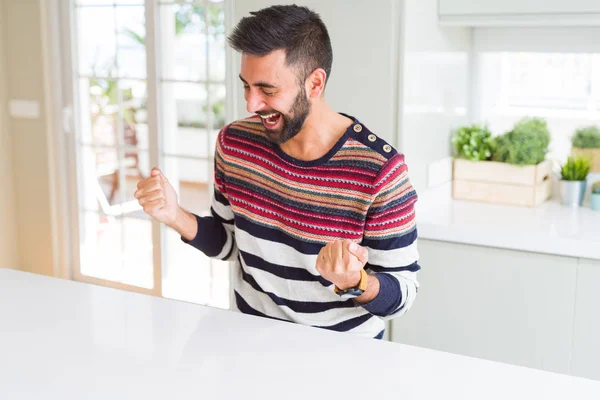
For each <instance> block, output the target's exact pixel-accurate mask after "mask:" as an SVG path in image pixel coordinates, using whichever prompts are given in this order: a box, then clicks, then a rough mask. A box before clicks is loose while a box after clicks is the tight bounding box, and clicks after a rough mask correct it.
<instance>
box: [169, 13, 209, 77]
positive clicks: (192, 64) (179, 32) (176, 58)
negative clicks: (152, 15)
mask: <svg viewBox="0 0 600 400" xmlns="http://www.w3.org/2000/svg"><path fill="white" fill-rule="evenodd" d="M160 13H161V15H160V16H161V22H162V24H161V25H162V30H161V32H160V43H161V44H162V48H161V54H162V56H161V59H162V71H163V76H162V77H163V78H166V79H174V80H193V81H197V80H206V64H207V63H206V35H205V30H206V23H205V20H204V7H203V6H202V5H198V4H173V5H162V6H161V7H160ZM191 49H193V50H191Z"/></svg>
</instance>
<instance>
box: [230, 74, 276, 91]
mask: <svg viewBox="0 0 600 400" xmlns="http://www.w3.org/2000/svg"><path fill="white" fill-rule="evenodd" d="M239 77H240V79H241V80H242V82H244V83H245V84H246V85H250V84H249V83H248V82H246V80H245V79H244V78H242V75H239ZM253 86H257V87H262V88H267V89H277V86H275V85H272V84H270V83H267V82H256V83H255V84H253Z"/></svg>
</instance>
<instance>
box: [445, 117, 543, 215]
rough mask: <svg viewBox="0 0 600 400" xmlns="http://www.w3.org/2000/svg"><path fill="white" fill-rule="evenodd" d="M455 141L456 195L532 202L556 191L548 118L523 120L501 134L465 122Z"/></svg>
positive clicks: (456, 196) (531, 204) (453, 184)
mask: <svg viewBox="0 0 600 400" xmlns="http://www.w3.org/2000/svg"><path fill="white" fill-rule="evenodd" d="M452 143H453V144H454V149H455V153H456V156H457V158H455V160H454V171H453V181H452V194H453V197H454V198H455V199H460V200H475V201H484V202H489V203H501V204H511V205H521V206H529V207H533V206H536V205H538V204H541V203H542V202H544V201H545V200H547V199H548V198H549V197H550V195H551V194H552V180H551V179H549V177H550V176H551V173H552V164H551V163H550V161H548V160H546V153H547V152H548V145H549V144H550V132H549V131H548V127H547V125H546V121H544V120H543V119H540V118H525V119H522V120H520V121H519V122H517V123H516V124H515V126H514V127H513V129H512V130H511V131H509V132H507V133H505V134H504V135H501V136H498V137H492V135H491V133H490V131H489V130H488V129H487V128H486V127H482V126H479V125H471V126H466V127H462V128H460V129H458V130H457V131H456V133H455V134H454V137H453V138H452Z"/></svg>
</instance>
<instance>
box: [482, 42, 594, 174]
mask: <svg viewBox="0 0 600 400" xmlns="http://www.w3.org/2000/svg"><path fill="white" fill-rule="evenodd" d="M478 65H479V68H478V69H479V87H478V96H477V98H478V99H479V104H478V108H479V118H478V119H479V120H480V121H484V122H487V123H488V125H489V127H490V129H491V130H492V131H493V132H494V133H497V134H499V133H504V132H506V131H508V130H510V128H511V127H512V126H513V124H514V123H515V122H516V121H517V120H519V119H520V118H522V117H525V116H538V117H543V118H545V119H546V120H547V122H548V127H549V129H550V132H551V134H552V143H551V144H550V154H549V157H550V158H553V159H556V160H559V161H561V162H562V161H563V160H564V159H565V158H566V157H567V155H568V154H569V153H570V150H571V141H570V138H571V136H572V135H573V134H574V132H575V130H576V129H578V128H580V127H583V126H587V125H592V124H598V123H599V122H600V53H562V52H516V51H508V52H506V51H502V52H494V51H490V52H481V53H479V54H478Z"/></svg>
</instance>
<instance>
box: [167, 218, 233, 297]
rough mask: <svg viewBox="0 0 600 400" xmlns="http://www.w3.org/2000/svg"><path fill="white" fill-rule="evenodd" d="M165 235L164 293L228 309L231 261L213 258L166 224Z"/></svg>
mask: <svg viewBox="0 0 600 400" xmlns="http://www.w3.org/2000/svg"><path fill="white" fill-rule="evenodd" d="M162 229H163V234H164V238H165V241H164V243H165V247H164V253H163V254H164V259H163V260H164V261H163V270H162V290H163V296H164V297H167V298H171V299H177V300H183V301H189V302H192V303H198V304H207V305H210V306H213V307H220V308H225V309H227V308H229V304H230V302H229V291H230V289H229V268H230V264H229V263H228V262H224V261H219V260H211V259H209V258H208V257H206V256H205V255H204V254H203V253H202V252H200V251H199V250H197V249H195V248H194V247H192V246H190V245H188V244H185V243H183V242H182V241H181V238H180V236H179V235H178V234H177V232H175V231H174V230H172V229H169V228H167V227H165V226H163V228H162Z"/></svg>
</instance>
